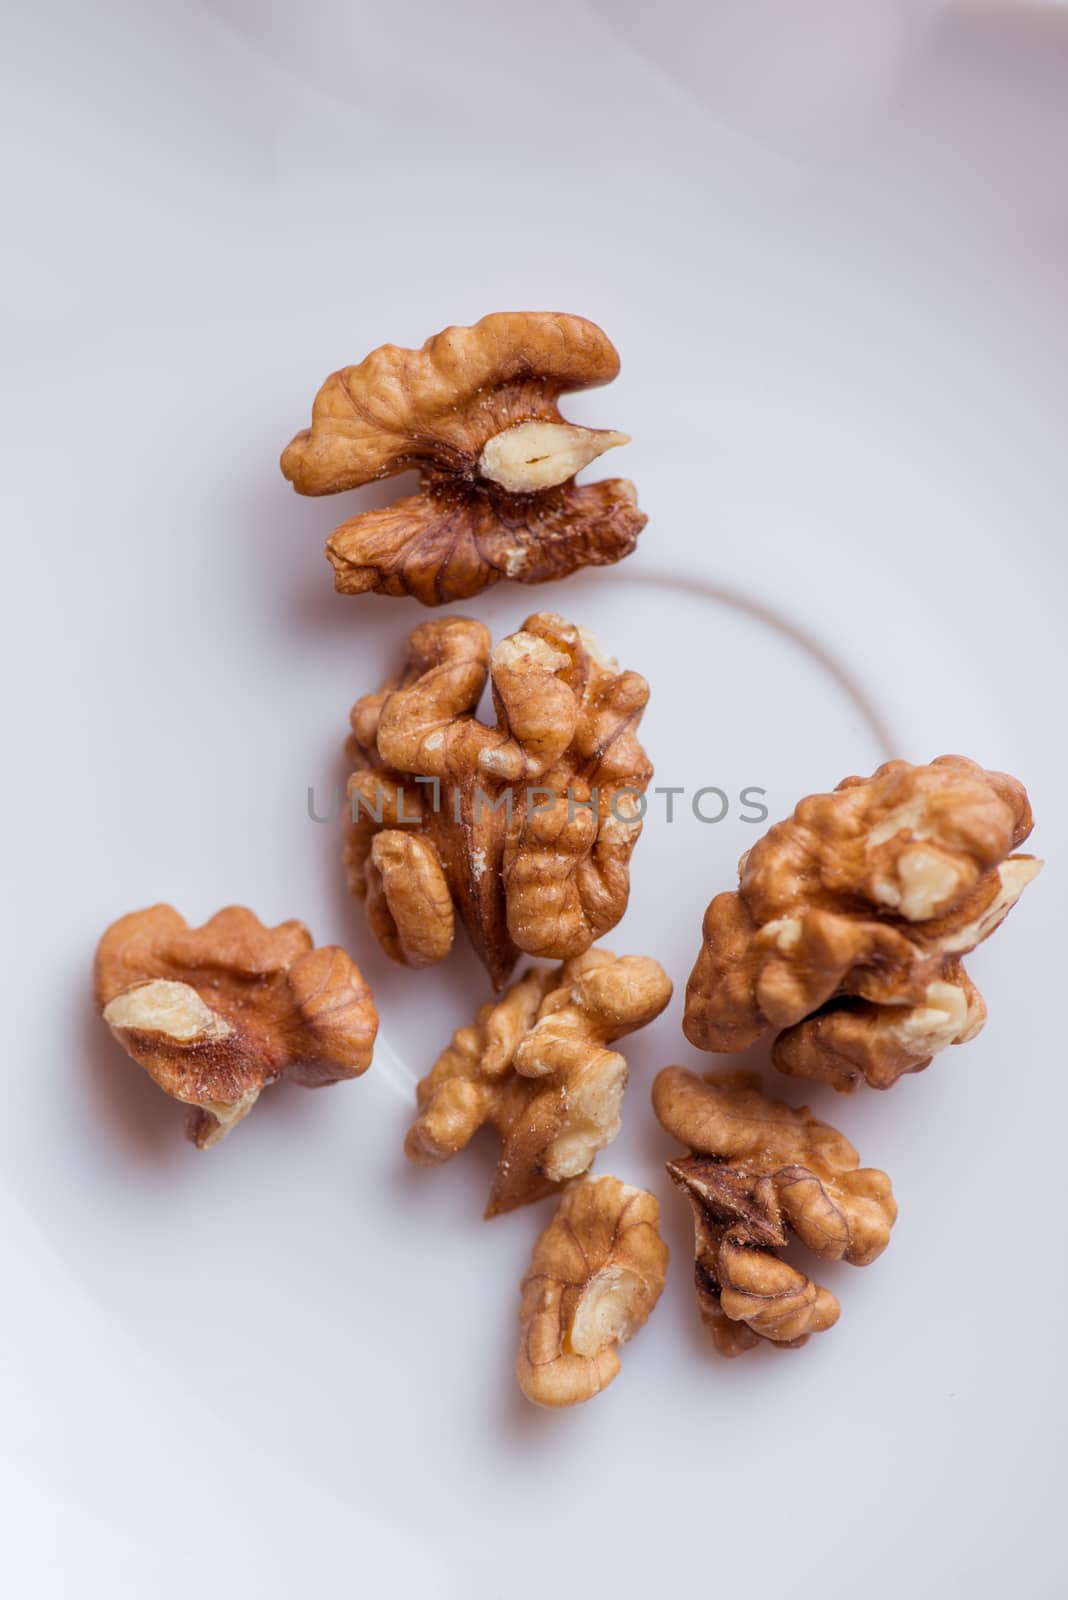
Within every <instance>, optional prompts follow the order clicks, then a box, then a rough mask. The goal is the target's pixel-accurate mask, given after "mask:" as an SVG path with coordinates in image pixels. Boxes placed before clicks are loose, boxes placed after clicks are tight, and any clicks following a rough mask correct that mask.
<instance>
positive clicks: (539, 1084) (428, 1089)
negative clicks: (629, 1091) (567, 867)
mask: <svg viewBox="0 0 1068 1600" xmlns="http://www.w3.org/2000/svg"><path fill="white" fill-rule="evenodd" d="M670 999H671V982H670V980H669V979H668V977H667V975H666V973H665V972H664V971H663V969H662V968H661V967H660V966H659V965H658V963H657V962H655V961H653V960H651V959H650V958H649V957H646V956H613V955H611V954H610V953H609V952H608V951H607V950H590V951H588V952H587V953H586V954H585V955H582V956H577V957H575V958H574V959H573V960H571V961H567V962H565V963H564V964H563V965H562V966H559V967H556V968H551V969H545V968H532V969H531V970H530V971H529V972H527V973H525V974H524V976H523V977H522V978H520V980H519V981H518V982H517V983H514V984H513V985H512V986H511V988H510V989H508V990H507V991H506V993H505V994H503V995H502V996H501V998H500V999H499V1000H491V1001H487V1003H486V1004H485V1005H484V1006H482V1008H481V1009H480V1011H479V1013H478V1017H477V1019H476V1021H475V1023H474V1025H473V1026H472V1027H467V1028H460V1029H459V1030H458V1031H457V1032H456V1033H455V1034H454V1035H453V1038H452V1042H451V1043H450V1045H449V1046H448V1048H447V1049H446V1050H444V1051H443V1052H442V1054H441V1055H440V1056H439V1057H438V1060H437V1061H436V1062H435V1064H434V1066H433V1068H432V1069H431V1071H430V1072H429V1073H428V1074H427V1076H426V1077H425V1078H424V1079H423V1080H422V1082H421V1083H420V1084H419V1086H418V1089H417V1091H416V1104H417V1109H418V1116H417V1117H416V1119H415V1121H414V1122H413V1123H412V1126H411V1128H410V1129H409V1130H408V1136H407V1138H406V1140H405V1144H404V1150H405V1154H406V1155H407V1157H408V1159H409V1161H413V1162H415V1163H416V1164H417V1165H418V1166H424V1167H430V1166H438V1165H440V1164H441V1163H442V1162H444V1161H448V1160H449V1159H450V1158H451V1157H452V1156H454V1155H456V1154H457V1153H458V1152H459V1151H460V1150H462V1149H464V1147H465V1146H466V1145H467V1144H468V1143H469V1142H470V1140H471V1139H472V1138H473V1137H474V1135H475V1133H477V1131H478V1129H479V1128H481V1127H483V1126H485V1125H487V1124H488V1125H489V1126H491V1127H493V1128H494V1129H495V1130H496V1132H497V1134H498V1136H499V1138H500V1141H501V1151H500V1158H499V1160H498V1163H497V1170H496V1173H495V1175H494V1179H493V1185H492V1187H491V1190H490V1197H489V1202H488V1204H487V1207H486V1216H487V1217H493V1216H497V1215H499V1214H500V1213H501V1212H504V1211H512V1210H514V1209H515V1207H516V1206H521V1205H526V1204H528V1203H529V1202H530V1201H533V1200H539V1199H541V1198H542V1196H544V1195H546V1194H550V1193H552V1192H553V1191H554V1190H556V1189H559V1188H560V1186H561V1184H562V1183H564V1182H566V1181H567V1180H568V1179H571V1178H576V1177H579V1176H580V1175H581V1174H583V1173H585V1172H586V1171H588V1169H589V1167H590V1165H591V1163H592V1162H593V1159H594V1157H595V1156H596V1154H597V1152H598V1151H599V1150H603V1149H604V1148H605V1147H606V1146H607V1145H608V1144H610V1143H611V1141H612V1140H613V1139H614V1138H615V1137H616V1134H617V1133H618V1132H619V1128H620V1116H619V1111H620V1102H621V1100H622V1097H623V1089H624V1086H625V1084H626V1081H627V1064H626V1061H625V1059H624V1058H623V1056H622V1055H621V1054H620V1053H619V1052H618V1051H616V1050H611V1049H609V1048H608V1047H609V1045H611V1044H613V1043H615V1042H616V1041H617V1040H619V1039H621V1038H623V1037H624V1036H625V1035H626V1034H629V1033H633V1032H635V1031H636V1030H637V1029H638V1028H643V1027H645V1025H646V1024H647V1023H649V1022H652V1020H653V1019H654V1017H657V1016H659V1015H660V1013H661V1012H662V1011H663V1009H664V1007H665V1006H666V1005H667V1003H668V1001H669V1000H670Z"/></svg>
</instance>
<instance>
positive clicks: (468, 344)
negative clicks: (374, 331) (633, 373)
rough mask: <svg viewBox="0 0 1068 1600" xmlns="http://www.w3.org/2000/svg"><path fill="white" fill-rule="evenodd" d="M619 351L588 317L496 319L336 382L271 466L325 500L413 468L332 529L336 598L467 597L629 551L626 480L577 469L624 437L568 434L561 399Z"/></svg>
mask: <svg viewBox="0 0 1068 1600" xmlns="http://www.w3.org/2000/svg"><path fill="white" fill-rule="evenodd" d="M618 371H619V356H618V355H617V353H616V351H615V349H614V347H613V345H612V344H611V342H610V341H609V339H608V338H607V337H606V336H605V334H604V333H602V332H601V329H600V328H598V327H597V326H596V325H595V324H594V323H592V322H588V321H586V319H585V318H584V317H575V316H569V315H566V314H565V313H562V312H541V311H516V312H497V313H494V314H493V315H491V316H488V317H483V318H482V320H481V321H480V322H477V323H475V325H474V326H473V327H470V328H462V327H454V328H446V329H445V330H444V332H443V333H439V334H436V335H435V336H434V337H433V338H431V339H428V340H427V342H426V343H425V344H424V345H423V347H422V349H420V350H404V349H401V348H399V347H398V346H397V345H391V344H387V345H383V346H382V347H381V348H380V349H378V350H374V351H372V353H371V354H370V355H369V356H368V357H367V358H366V359H365V360H364V361H362V362H361V363H360V364H359V366H355V367H345V368H344V369H342V370H341V371H340V372H335V373H333V374H332V375H331V376H330V377H329V378H327V380H326V382H325V383H324V384H323V386H322V388H321V389H320V391H319V393H318V395H317V396H316V399H315V404H314V407H313V409H312V425H311V427H310V428H306V429H304V430H303V431H302V432H301V433H298V434H297V435H296V437H295V438H294V439H293V441H292V443H291V444H290V445H289V446H288V448H287V449H286V450H285V452H284V453H283V455H282V471H283V473H284V474H285V476H286V477H287V478H288V479H289V480H290V482H291V483H292V484H293V486H294V488H295V489H296V490H297V491H298V492H299V493H300V494H310V495H319V494H336V493H338V492H339V491H341V490H346V489H353V488H356V487H359V486H360V485H362V484H366V483H371V482H373V481H374V480H376V479H379V478H388V477H392V476H394V475H395V474H397V473H400V472H405V471H407V470H409V469H410V468H415V469H417V470H418V472H419V473H420V479H421V481H420V486H419V489H418V492H417V493H415V494H413V495H408V496H406V497H405V498H403V499H401V500H397V501H395V502H394V503H393V504H392V505H389V506H386V507H384V508H382V509H380V510H372V511H365V512H363V513H362V514H361V515H360V516H357V517H354V518H353V519H352V520H351V521H350V522H345V523H343V524H342V525H341V527H339V528H337V529H335V531H334V532H333V533H332V534H331V535H330V538H329V540H328V542H327V547H326V553H327V557H328V559H329V561H330V562H331V564H332V566H333V568H334V580H335V586H336V588H337V589H338V591H339V592H340V593H342V594H365V593H368V592H373V593H376V594H385V595H394V596H401V595H413V596H414V597H415V598H416V599H417V600H420V601H421V602H422V603H423V605H427V606H436V605H441V604H442V603H443V602H445V601H449V600H465V599H467V598H469V596H471V595H474V594H478V593H480V592H481V590H483V589H486V588H488V587H489V586H490V585H491V584H494V583H497V582H499V581H500V579H501V578H514V579H515V580H516V581H517V582H519V583H545V582H548V581H549V580H551V579H554V578H563V577H566V576H567V574H568V573H570V572H574V571H576V570H577V569H578V568H579V567H586V566H605V565H608V564H610V563H612V562H615V561H620V560H622V558H623V557H624V556H627V555H629V554H630V552H631V551H632V550H633V549H634V546H635V543H636V542H637V538H638V535H639V533H640V532H641V530H642V528H643V527H644V526H645V522H646V517H645V515H644V513H643V512H642V511H640V510H639V509H638V504H637V496H636V494H635V491H634V486H633V484H631V483H629V482H627V480H626V479H623V478H610V479H606V480H604V481H602V482H600V483H593V484H585V485H582V486H579V485H578V484H576V482H575V473H576V472H577V471H578V470H579V469H580V468H581V467H583V466H585V465H586V464H587V463H588V462H589V461H591V460H593V459H594V458H595V457H596V456H598V455H600V454H601V453H602V451H604V450H606V449H610V448H612V447H613V446H614V445H618V444H625V443H626V442H627V439H626V435H625V434H620V433H614V432H611V431H609V430H606V429H595V428H579V427H576V426H573V425H571V424H568V423H565V422H564V421H563V419H562V418H561V416H560V412H559V409H558V404H557V402H558V401H559V398H560V396H561V395H562V394H568V393H571V392H572V391H574V390H577V389H589V388H593V387H596V386H597V385H599V384H604V383H609V382H610V381H611V380H612V379H613V378H614V377H615V376H616V374H617V372H618Z"/></svg>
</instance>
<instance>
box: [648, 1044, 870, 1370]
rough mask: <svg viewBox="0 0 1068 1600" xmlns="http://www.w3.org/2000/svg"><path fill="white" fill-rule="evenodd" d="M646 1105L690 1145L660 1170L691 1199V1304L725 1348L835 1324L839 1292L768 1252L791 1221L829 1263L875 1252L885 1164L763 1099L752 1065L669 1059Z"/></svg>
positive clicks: (804, 1113) (784, 1342)
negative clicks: (716, 1068)
mask: <svg viewBox="0 0 1068 1600" xmlns="http://www.w3.org/2000/svg"><path fill="white" fill-rule="evenodd" d="M653 1108H654V1110H655V1111H656V1115H657V1117H658V1118H659V1120H660V1122H661V1124H662V1125H663V1127H664V1128H665V1129H666V1130H667V1132H668V1133H670V1134H671V1135H672V1136H673V1137H674V1138H676V1139H678V1140H679V1142H680V1143H681V1144H684V1145H687V1146H688V1148H689V1150H690V1152H691V1153H690V1154H689V1155H688V1156H686V1157H685V1158H683V1159H681V1160H677V1161H669V1162H668V1164H667V1170H668V1172H669V1174H670V1176H671V1178H672V1180H673V1182H674V1183H675V1184H676V1185H677V1186H678V1188H679V1189H681V1190H682V1192H683V1194H685V1195H686V1197H687V1198H688V1200H689V1201H690V1204H691V1206H692V1207H693V1215H694V1227H695V1232H696V1265H695V1272H694V1275H695V1280H696V1284H697V1304H698V1309H699V1311H700V1313H701V1320H702V1322H703V1323H704V1324H705V1326H706V1327H707V1328H708V1330H709V1332H710V1333H711V1335H712V1339H713V1342H714V1343H715V1346H716V1349H717V1350H718V1351H719V1353H720V1355H724V1356H736V1355H740V1354H741V1353H742V1351H743V1350H749V1349H751V1348H752V1347H753V1346H754V1345H756V1344H759V1343H760V1341H761V1340H762V1339H766V1340H770V1341H771V1342H772V1343H774V1344H777V1345H779V1346H780V1347H784V1348H790V1349H792V1348H794V1347H796V1346H798V1345H802V1344H804V1343H805V1341H806V1340H807V1339H808V1337H809V1335H810V1334H813V1333H822V1332H823V1331H824V1330H825V1329H826V1328H830V1327H832V1326H833V1325H834V1323H836V1322H837V1321H838V1311H839V1307H838V1301H837V1299H836V1298H835V1296H834V1295H833V1294H831V1292H830V1290H829V1289H824V1288H822V1287H821V1286H820V1285H819V1284H817V1283H813V1281H812V1280H811V1278H807V1277H806V1276H805V1274H804V1273H803V1272H800V1271H799V1270H798V1269H797V1268H796V1267H793V1266H790V1265H789V1263H788V1262H786V1261H783V1260H781V1259H780V1257H779V1256H777V1255H775V1253H774V1252H775V1251H776V1250H781V1249H782V1248H783V1247H784V1246H785V1245H786V1244H787V1242H788V1236H787V1229H789V1230H790V1231H792V1232H793V1233H795V1234H796V1235H797V1237H798V1238H799V1239H800V1240H801V1242H802V1243H803V1244H805V1245H807V1247H808V1248H809V1249H810V1250H812V1251H814V1252H815V1254H816V1255H818V1256H822V1257H823V1259H824V1260H826V1261H843V1260H844V1261H848V1262H850V1263H851V1264H852V1265H853V1266H855V1267H864V1266H867V1265H868V1263H869V1262H871V1261H874V1260H875V1258H876V1256H879V1255H881V1254H882V1252H883V1251H884V1250H885V1249H886V1246H887V1244H888V1243H889V1240H890V1229H891V1228H892V1227H893V1225H894V1220H895V1218H896V1217H897V1205H896V1204H895V1201H894V1196H893V1192H892V1190H891V1188H890V1180H889V1178H888V1177H887V1176H886V1174H885V1172H878V1171H876V1170H875V1169H874V1168H859V1167H858V1165H857V1163H858V1156H857V1152H856V1151H855V1150H854V1149H853V1146H852V1145H851V1144H850V1143H849V1140H848V1139H846V1138H845V1137H844V1135H843V1134H840V1133H838V1132H837V1131H836V1130H835V1129H834V1128H832V1127H830V1126H829V1125H828V1124H827V1123H826V1122H819V1121H818V1120H817V1119H816V1118H815V1117H814V1116H813V1115H812V1113H811V1111H810V1110H809V1109H808V1107H807V1106H799V1107H798V1108H797V1110H794V1109H793V1107H791V1106H787V1105H783V1104H782V1102H781V1101H778V1100H769V1099H768V1098H767V1097H766V1096H765V1095H763V1094H762V1093H761V1092H760V1086H759V1079H758V1077H757V1075H756V1074H755V1073H748V1072H733V1073H723V1074H720V1075H718V1076H717V1075H713V1074H709V1076H708V1077H707V1078H703V1079H702V1078H699V1077H697V1075H696V1074H695V1073H692V1072H687V1071H685V1069H684V1068H682V1067H665V1068H664V1070H663V1072H660V1073H658V1074H657V1077H656V1080H655V1082H654V1084H653Z"/></svg>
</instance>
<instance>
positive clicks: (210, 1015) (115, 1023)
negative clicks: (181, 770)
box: [93, 905, 378, 1150]
mask: <svg viewBox="0 0 1068 1600" xmlns="http://www.w3.org/2000/svg"><path fill="white" fill-rule="evenodd" d="M93 987H94V994H95V999H96V1004H97V1007H98V1009H99V1011H100V1013H101V1015H102V1016H103V1019H104V1021H105V1022H106V1023H107V1024H108V1026H109V1028H110V1029H111V1031H112V1033H114V1035H115V1037H116V1039H118V1041H119V1043H120V1044H121V1045H122V1046H123V1048H124V1049H125V1050H126V1051H128V1053H129V1054H130V1055H131V1056H132V1057H133V1058H134V1060H135V1061H136V1062H138V1063H139V1064H140V1065H141V1066H142V1067H144V1069H145V1071H146V1072H147V1073H148V1074H149V1075H150V1076H151V1077H152V1078H154V1079H155V1081H156V1083H158V1084H159V1086H160V1088H161V1089H163V1090H164V1091H165V1092H166V1093H167V1094H169V1095H171V1096H172V1097H173V1098H174V1099H175V1100H181V1101H183V1102H184V1103H185V1104H186V1105H187V1106H189V1108H190V1109H189V1112H188V1114H187V1117H186V1135H187V1137H188V1138H189V1139H191V1140H192V1141H193V1143H194V1144H195V1145H196V1146H197V1147H198V1149H201V1150H203V1149H206V1148H207V1147H208V1146H209V1145H213V1144H217V1143H218V1142H219V1140H220V1139H222V1138H223V1136H224V1135H225V1134H226V1133H228V1132H229V1130H230V1129H231V1128H232V1127H233V1126H234V1124H235V1123H237V1122H240V1121H241V1119H242V1117H245V1116H247V1115H248V1113H249V1112H250V1111H251V1110H252V1107H253V1106H254V1105H255V1103H256V1100H257V1098H258V1097H259V1095H260V1093H261V1092H262V1091H263V1089H264V1088H265V1087H266V1086H267V1085H268V1084H269V1083H273V1082H275V1080H276V1079H278V1078H288V1079H290V1080H291V1081H292V1082H293V1083H299V1084H303V1085H304V1087H305V1088H308V1089H315V1088H319V1087H320V1086H321V1085H324V1084H328V1083H336V1082H338V1081H339V1080H340V1079H342V1078H358V1077H359V1076H360V1074H361V1073H363V1072H366V1071H367V1068H368V1067H369V1066H370V1064H371V1052H372V1049H373V1047H374V1040H375V1033H376V1032H377V1029H378V1015H377V1013H376V1011H375V1006H374V1001H373V1000H372V998H371V991H370V989H369V988H368V987H367V985H366V983H365V982H364V981H363V978H362V977H361V976H360V972H359V968H358V967H357V966H356V965H355V963H354V962H352V961H351V960H350V959H349V957H348V956H347V955H346V954H345V952H344V950H340V949H338V948H337V946H335V945H324V946H323V947H322V948H321V949H318V950H317V949H315V948H314V946H313V944H312V938H311V935H310V934H309V932H308V930H307V928H305V926H304V924H303V923H301V922H283V923H282V924H281V925H280V926H279V927H277V928H265V927H264V926H263V924H262V923H261V922H260V921H259V920H258V918H256V917H255V916H253V914H252V912H251V911H246V910H245V909H244V908H243V907H241V906H228V907H227V908H226V909H225V910H223V911H219V912H217V913H216V914H215V916H213V917H212V918H211V919H210V921H208V922H206V923H205V924H204V926H203V927H202V928H190V927H188V926H187V924H186V923H185V921H184V919H183V918H182V917H180V916H179V915H178V913H177V911H175V910H173V908H172V907H171V906H165V905H159V906H150V907H149V909H148V910H146V911H133V912H131V913H130V914H129V915H128V916H125V917H120V919H119V920H118V922H114V923H112V925H111V927H110V928H108V929H107V931H106V932H105V934H104V935H103V937H102V938H101V940H100V943H99V945H98V946H97V951H96V963H95V968H94V976H93Z"/></svg>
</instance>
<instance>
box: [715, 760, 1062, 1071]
mask: <svg viewBox="0 0 1068 1600" xmlns="http://www.w3.org/2000/svg"><path fill="white" fill-rule="evenodd" d="M1031 826H1032V821H1031V810H1030V807H1029V805H1028V802H1027V794H1026V791H1025V790H1024V788H1023V785H1022V784H1020V783H1018V782H1017V781H1016V779H1015V778H1010V777H1008V776H1006V775H1005V774H1004V773H1000V772H986V771H984V769H983V768H982V767H979V766H977V765H976V764H975V762H974V761H968V760H966V759H965V758H964V757H963V756H940V757H939V759H938V760H937V761H934V762H932V763H931V765H930V766H920V767H914V766H910V764H909V763H908V762H907V761H889V762H887V763H886V765H885V766H882V767H880V768H879V770H878V771H877V772H876V773H874V775H873V776H872V777H870V778H846V779H845V780H844V781H843V782H842V783H840V784H839V785H838V788H837V789H836V790H835V791H834V792H833V794H818V795H810V796H809V797H808V799H806V800H802V801H801V803H800V804H799V805H798V807H797V809H796V810H795V811H794V814H793V816H792V817H788V818H787V819H786V821H785V822H779V823H776V825H775V826H774V827H773V828H771V829H770V830H769V831H768V833H766V834H765V836H764V837H763V838H762V839H761V840H760V841H759V842H758V843H757V844H756V845H754V846H753V848H752V849H751V850H750V851H748V852H747V853H746V855H744V856H743V857H742V860H741V863H740V864H739V887H738V890H737V891H736V892H729V893H724V894H719V895H717V896H716V898H715V899H714V900H713V901H712V903H711V905H710V906H709V908H708V911H707V913H706V915H705V920H704V929H703V939H704V942H703V945H702V949H701V953H700V955H699V956H698V958H697V963H696V965H695V966H694V969H693V972H692V973H691V975H690V981H689V984H688V985H687V989H686V1014H685V1019H684V1022H683V1028H684V1030H685V1033H686V1037H687V1038H688V1039H689V1040H690V1042H691V1043H692V1044H695V1045H697V1046H698V1047H699V1048H700V1049H702V1050H719V1051H730V1050H741V1049H744V1048H745V1047H746V1046H747V1045H749V1044H752V1043H753V1041H754V1040H756V1039H758V1038H759V1037H760V1036H761V1035H762V1034H763V1033H765V1032H766V1031H767V1029H769V1028H774V1029H776V1030H782V1031H780V1032H779V1034H778V1037H777V1038H776V1040H775V1043H774V1046H773V1050H772V1060H773V1061H774V1063H775V1065H776V1066H777V1067H778V1068H779V1070H780V1071H781V1072H785V1073H789V1074H791V1075H792V1076H794V1077H799V1078H815V1079H817V1080H819V1081H821V1082H823V1083H829V1084H830V1085H831V1086H832V1087H833V1088H835V1089H839V1090H843V1091H848V1090H852V1089H853V1088H855V1087H856V1084H857V1083H858V1082H859V1081H860V1080H861V1079H864V1080H865V1081H866V1082H867V1083H869V1084H870V1085H871V1086H872V1088H875V1089H888V1088H890V1087H891V1085H892V1084H894V1083H896V1082H897V1080H898V1078H900V1077H901V1076H902V1074H903V1073H906V1072H919V1071H920V1070H921V1069H922V1068H923V1067H926V1066H927V1065H928V1064H929V1063H930V1061H931V1058H932V1056H934V1055H935V1054H936V1053H937V1052H938V1051H939V1050H942V1049H944V1048H945V1046H946V1045H949V1044H962V1043H963V1042H964V1041H965V1040H967V1039H971V1038H974V1036H975V1035H976V1034H977V1033H978V1032H979V1030H980V1028H981V1027H982V1025H983V1022H984V1020H985V1018H986V1008H985V1007H984V1005H983V1001H982V997H981V996H980V994H979V992H978V990H977V989H976V988H975V986H974V984H973V983H972V982H971V980H970V978H969V977H968V975H967V973H966V972H965V971H964V969H963V967H962V965H961V959H960V958H961V957H962V956H963V955H966V954H967V952H968V951H969V950H973V949H974V948H975V946H976V945H978V944H980V943H981V942H982V940H984V939H986V938H988V937H989V935H990V934H991V933H993V931H994V929H995V928H997V927H998V926H999V924H1000V923H1001V922H1002V921H1003V919H1004V918H1005V917H1006V916H1007V914H1008V912H1009V911H1010V910H1011V908H1012V907H1013V906H1014V905H1015V903H1016V901H1017V900H1018V899H1019V897H1020V895H1021V894H1022V893H1023V890H1024V889H1025V888H1026V886H1027V885H1028V884H1029V883H1030V882H1031V879H1032V878H1033V877H1034V876H1035V875H1036V873H1037V872H1038V871H1039V869H1040V868H1041V866H1042V863H1041V861H1038V860H1036V859H1035V857H1033V856H1020V855H1014V854H1012V853H1011V852H1013V851H1014V850H1015V849H1016V848H1017V846H1018V845H1020V844H1022V843H1023V841H1024V840H1025V839H1026V838H1027V836H1028V834H1029V833H1030V832H1031Z"/></svg>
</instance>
